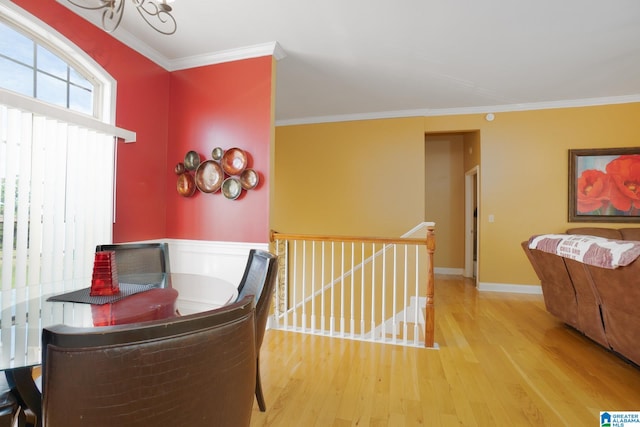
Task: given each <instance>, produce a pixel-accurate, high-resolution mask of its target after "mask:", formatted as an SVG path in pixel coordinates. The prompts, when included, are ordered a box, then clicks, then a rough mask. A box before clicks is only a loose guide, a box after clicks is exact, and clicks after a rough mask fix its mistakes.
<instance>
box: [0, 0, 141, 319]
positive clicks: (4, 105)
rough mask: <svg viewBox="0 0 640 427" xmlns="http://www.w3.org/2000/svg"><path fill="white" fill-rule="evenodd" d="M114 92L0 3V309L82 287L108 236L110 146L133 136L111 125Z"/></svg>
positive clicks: (89, 67)
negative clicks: (41, 293) (33, 290)
mask: <svg viewBox="0 0 640 427" xmlns="http://www.w3.org/2000/svg"><path fill="white" fill-rule="evenodd" d="M114 94H115V81H114V80H113V79H112V78H111V77H110V76H109V75H108V73H106V72H105V71H104V70H103V69H102V68H101V67H100V66H99V65H98V64H97V63H95V61H93V60H92V59H91V58H90V57H89V56H88V55H87V54H86V53H84V52H82V51H81V50H80V49H79V48H78V47H77V46H75V45H74V44H73V43H71V42H70V41H69V40H67V39H65V38H64V37H63V36H61V35H60V34H59V33H57V32H56V31H55V30H53V29H51V28H50V27H49V26H47V25H46V24H45V23H43V22H41V21H39V20H37V19H36V18H34V17H32V16H30V15H29V14H27V13H26V12H24V11H22V10H21V9H19V8H18V7H17V6H15V5H13V4H11V3H0V251H1V252H0V253H1V256H2V267H1V269H0V276H1V278H2V285H1V290H2V292H1V293H0V303H1V304H2V306H6V304H7V300H6V299H4V298H7V297H6V296H7V295H10V296H11V297H10V298H11V300H12V301H20V300H22V299H24V298H25V296H26V295H28V291H27V289H28V288H30V287H32V286H38V285H40V284H42V283H61V281H62V280H63V279H64V280H68V279H76V278H77V279H79V280H80V282H79V283H81V284H84V285H86V286H88V283H90V281H87V280H88V279H90V278H91V272H92V267H93V252H94V251H95V246H96V245H97V244H102V243H110V242H111V238H112V219H113V210H114V209H113V200H114V199H113V188H114V171H115V141H116V139H117V138H118V137H119V138H124V139H125V140H128V141H132V140H134V139H135V134H134V133H132V132H129V131H126V130H123V129H118V128H116V127H114V126H113V117H114V116H115V99H114ZM60 107H62V108H60ZM66 283H68V282H66ZM55 286H57V285H54V288H53V289H51V291H57V290H64V289H57V288H55ZM60 286H61V285H60ZM65 286H67V285H65ZM72 286H73V285H72ZM74 287H75V286H74Z"/></svg>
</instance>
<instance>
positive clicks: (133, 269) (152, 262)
mask: <svg viewBox="0 0 640 427" xmlns="http://www.w3.org/2000/svg"><path fill="white" fill-rule="evenodd" d="M100 251H114V252H115V253H116V265H117V267H118V275H119V276H120V277H122V276H127V277H126V281H127V282H128V283H138V282H139V283H146V282H147V281H148V280H149V279H148V276H146V275H148V274H150V273H170V272H171V270H170V263H169V245H168V244H167V243H120V244H108V245H97V246H96V252H100ZM135 275H139V277H140V279H139V280H136V279H135Z"/></svg>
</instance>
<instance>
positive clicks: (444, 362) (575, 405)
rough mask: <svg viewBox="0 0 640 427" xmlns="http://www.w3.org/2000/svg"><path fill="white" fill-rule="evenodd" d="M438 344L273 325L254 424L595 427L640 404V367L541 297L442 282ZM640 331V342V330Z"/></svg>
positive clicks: (438, 302) (439, 287) (263, 354)
mask: <svg viewBox="0 0 640 427" xmlns="http://www.w3.org/2000/svg"><path fill="white" fill-rule="evenodd" d="M435 290H436V323H435V327H436V330H435V337H436V342H437V343H438V345H439V349H424V348H412V347H399V346H395V345H390V344H374V343H369V342H360V341H350V340H346V339H340V338H331V337H326V336H313V335H304V334H300V333H293V332H283V331H278V330H268V331H267V333H266V335H265V340H264V343H263V346H262V351H261V366H262V368H261V370H262V384H263V390H264V395H265V399H266V401H267V411H266V412H264V413H263V412H260V411H259V410H258V407H257V404H255V405H254V411H253V414H252V420H251V425H252V426H274V427H280V426H282V427H290V426H318V427H325V426H392V427H396V426H421V425H425V426H461V425H464V426H480V427H483V426H497V425H517V426H546V425H549V426H551V425H571V426H573V425H598V417H599V412H600V411H603V410H608V411H616V410H640V368H639V367H637V366H635V365H632V364H629V363H627V362H626V361H624V360H622V359H621V358H619V357H617V356H616V355H615V354H613V353H611V352H609V351H607V350H605V349H603V348H602V347H600V346H598V345H597V344H595V343H594V342H592V341H591V340H589V339H588V338H586V337H584V336H583V335H581V334H580V333H578V332H577V331H575V330H574V329H571V328H569V327H567V326H565V325H563V324H562V323H560V322H559V321H558V320H557V319H556V318H554V317H553V316H552V315H551V314H549V313H548V312H546V310H545V308H544V303H543V301H542V296H540V295H522V294H504V293H493V292H479V291H478V290H477V289H476V288H475V287H474V286H473V284H472V283H471V282H470V281H468V280H466V279H463V278H461V277H453V276H438V277H436V289H435ZM639 338H640V337H639Z"/></svg>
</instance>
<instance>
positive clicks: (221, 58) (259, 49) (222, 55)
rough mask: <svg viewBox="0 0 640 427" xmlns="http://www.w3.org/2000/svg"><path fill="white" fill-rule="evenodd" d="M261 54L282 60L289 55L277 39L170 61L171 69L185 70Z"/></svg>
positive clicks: (169, 68)
mask: <svg viewBox="0 0 640 427" xmlns="http://www.w3.org/2000/svg"><path fill="white" fill-rule="evenodd" d="M261 56H273V57H274V58H275V59H276V60H278V61H279V60H280V59H282V58H284V57H286V56H287V54H286V52H285V51H284V49H282V47H281V46H280V44H278V42H277V41H273V42H268V43H261V44H256V45H253V46H246V47H241V48H238V49H229V50H222V51H218V52H212V53H207V54H203V55H194V56H188V57H184V58H178V59H174V60H172V61H170V62H169V67H168V68H167V69H168V70H169V71H177V70H184V69H187V68H195V67H201V66H204V65H213V64H221V63H223V62H232V61H239V60H242V59H249V58H259V57H261Z"/></svg>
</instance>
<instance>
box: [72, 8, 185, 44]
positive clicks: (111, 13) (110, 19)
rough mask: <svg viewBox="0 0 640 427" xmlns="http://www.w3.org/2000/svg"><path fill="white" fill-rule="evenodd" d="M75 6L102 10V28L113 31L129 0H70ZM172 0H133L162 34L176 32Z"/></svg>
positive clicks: (146, 19) (143, 17) (150, 23)
mask: <svg viewBox="0 0 640 427" xmlns="http://www.w3.org/2000/svg"><path fill="white" fill-rule="evenodd" d="M68 1H69V3H71V4H73V5H74V6H78V7H80V8H82V9H88V10H101V11H102V28H103V29H104V30H105V31H106V32H108V33H111V32H113V31H115V30H116V28H118V26H119V25H120V22H121V21H122V16H123V15H124V4H125V3H126V1H127V0H68ZM171 1H172V0H168V1H167V0H131V3H133V5H134V6H135V8H136V10H137V11H138V13H139V14H140V16H142V19H144V20H145V22H146V23H147V24H149V26H150V27H151V28H153V29H154V30H156V31H157V32H159V33H161V34H166V35H171V34H173V33H175V32H176V29H177V27H178V26H177V24H176V20H175V18H174V17H173V15H171V10H172V8H171V6H169V5H168V4H167V3H168V2H171Z"/></svg>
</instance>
